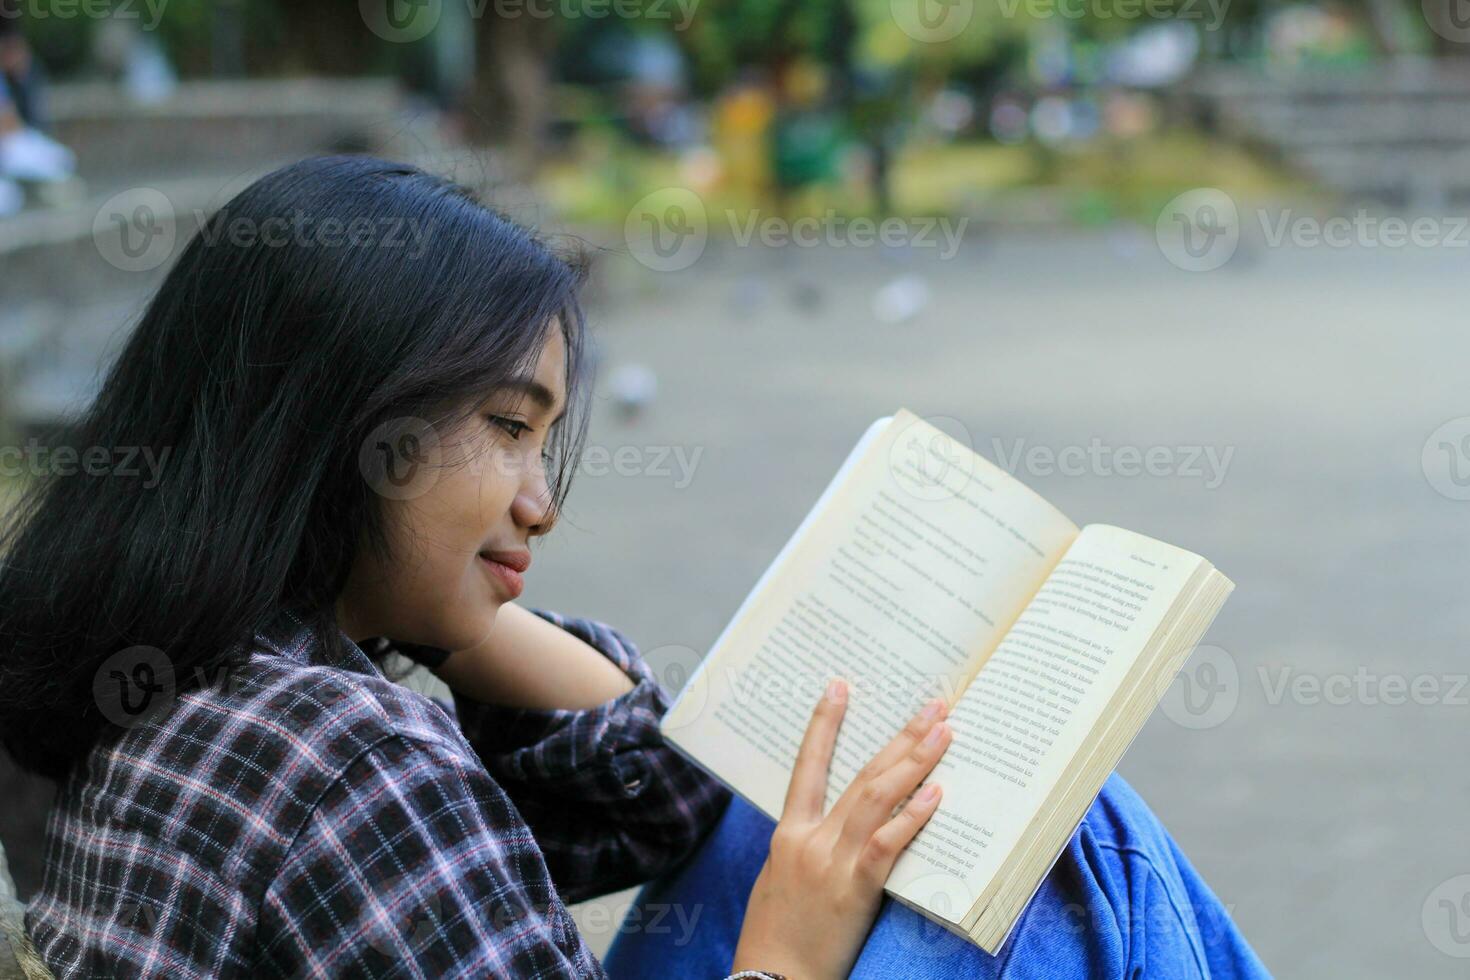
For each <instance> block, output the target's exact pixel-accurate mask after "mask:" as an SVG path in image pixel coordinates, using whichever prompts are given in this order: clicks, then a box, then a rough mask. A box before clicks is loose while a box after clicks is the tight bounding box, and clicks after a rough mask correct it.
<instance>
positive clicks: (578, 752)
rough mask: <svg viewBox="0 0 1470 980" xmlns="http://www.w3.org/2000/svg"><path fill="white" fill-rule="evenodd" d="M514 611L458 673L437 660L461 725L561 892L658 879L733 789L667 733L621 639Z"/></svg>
mask: <svg viewBox="0 0 1470 980" xmlns="http://www.w3.org/2000/svg"><path fill="white" fill-rule="evenodd" d="M512 608H514V609H515V612H514V613H512V614H511V616H509V617H506V618H505V619H504V620H498V621H497V624H496V630H497V634H496V635H495V636H494V637H492V638H491V639H490V640H487V642H486V644H484V645H482V647H481V648H478V649H477V651H476V653H477V654H478V655H477V656H474V657H470V658H469V659H459V658H464V657H465V656H466V655H468V654H470V653H471V651H462V652H461V653H457V654H454V655H452V656H451V658H450V659H451V660H455V659H459V662H458V663H457V664H456V665H455V667H454V668H453V673H451V672H450V671H447V670H445V669H444V668H445V666H446V664H447V662H439V663H437V664H435V670H436V673H438V674H439V675H440V676H441V677H442V678H444V679H445V680H446V681H447V682H449V683H450V684H451V687H452V688H453V689H454V695H455V699H454V700H455V705H454V707H455V713H456V714H457V715H458V719H459V725H460V729H461V731H463V732H464V735H465V738H466V739H467V740H468V742H469V743H470V745H471V746H472V747H473V748H474V749H475V751H476V753H478V755H479V757H480V760H481V761H482V762H483V763H484V765H485V768H486V770H488V771H489V773H490V775H491V776H492V777H494V779H495V781H496V783H498V784H499V785H500V786H502V787H504V789H505V791H506V793H508V794H509V795H510V797H511V799H513V800H514V801H515V804H516V807H517V809H519V811H520V813H521V815H522V817H523V818H524V819H525V821H526V823H527V824H528V825H529V826H530V828H531V831H532V833H533V834H534V835H535V837H536V842H537V844H539V845H540V847H541V851H542V853H543V855H544V857H545V860H546V865H547V867H548V868H549V869H550V871H551V877H552V880H553V881H554V882H555V883H556V887H557V889H558V890H559V891H560V892H561V894H562V896H563V897H564V898H565V899H566V900H567V901H569V902H577V901H581V900H583V899H586V898H592V897H595V896H597V895H603V894H606V893H608V892H611V891H616V890H617V889H619V888H625V887H628V886H630V885H634V884H638V883H641V882H644V881H647V880H649V879H650V878H653V877H656V876H657V875H658V874H660V873H661V872H663V871H664V870H666V869H668V868H669V867H671V866H673V865H674V864H676V863H678V862H679V861H680V860H682V859H683V858H684V857H685V856H686V855H687V854H688V853H689V852H690V851H692V850H693V849H694V847H695V845H696V844H697V843H698V842H699V841H700V840H701V839H702V838H703V836H704V835H705V834H706V833H707V832H708V831H709V830H710V828H712V827H713V826H714V824H715V822H716V821H717V820H718V818H719V816H720V814H722V813H723V812H724V809H725V806H726V805H727V804H728V803H729V800H730V791H729V790H727V789H725V788H724V787H723V786H721V785H720V784H719V783H718V782H717V781H715V780H714V779H713V778H712V777H710V776H709V775H707V774H705V773H704V772H703V771H702V770H700V769H699V768H698V767H697V766H695V765H694V764H693V763H691V762H689V761H688V760H687V759H685V758H684V757H682V756H681V755H679V754H678V752H676V751H675V750H674V749H673V748H672V747H670V746H669V745H668V744H667V743H666V742H665V741H664V739H663V734H662V733H661V732H660V731H659V727H658V726H659V720H660V719H661V718H662V717H663V715H664V713H665V712H666V711H667V710H668V707H669V704H670V703H671V700H672V699H671V696H670V694H669V692H668V691H667V690H666V689H665V688H664V687H663V686H662V685H661V684H660V683H659V681H658V678H657V677H656V676H655V675H654V673H653V670H652V669H651V668H650V667H649V665H648V664H647V663H646V662H645V661H644V660H643V657H642V655H641V654H640V653H639V652H638V649H637V647H636V646H634V644H633V643H632V642H631V641H630V640H629V639H628V638H627V637H625V636H624V635H623V634H621V633H619V632H618V631H617V630H615V629H613V628H612V627H610V626H607V625H606V624H604V623H600V622H597V621H595V620H590V619H576V618H571V617H564V616H560V615H558V614H556V613H552V612H545V611H541V610H535V611H531V610H524V609H521V608H519V607H511V606H505V607H502V609H501V615H502V616H504V615H505V613H506V612H507V611H509V610H510V609H512ZM502 628H504V629H505V632H504V633H500V632H499V631H500V630H501V629H502ZM400 648H401V645H400ZM405 652H408V651H405ZM420 652H421V651H413V653H420ZM441 655H442V651H441ZM589 658H593V659H589ZM416 659H421V660H423V661H424V662H426V663H431V664H434V661H433V660H432V659H431V658H429V657H417V658H416ZM609 671H610V672H611V674H612V675H613V676H615V678H616V682H613V681H612V680H609V673H608V672H609ZM500 683H505V684H508V685H509V686H510V687H511V688H512V690H513V693H511V694H509V695H506V694H504V693H502V689H501V688H500V687H498V686H497V685H498V684H500ZM497 702H498V703H497ZM513 702H520V703H521V704H522V705H526V704H529V705H533V706H531V707H526V706H516V705H515V704H514V703H513ZM547 704H550V705H553V706H552V707H535V706H534V705H547ZM589 704H590V706H586V707H572V705H589Z"/></svg>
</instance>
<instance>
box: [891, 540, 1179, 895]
mask: <svg viewBox="0 0 1470 980" xmlns="http://www.w3.org/2000/svg"><path fill="white" fill-rule="evenodd" d="M1203 564H1204V561H1203V559H1201V558H1199V556H1197V555H1193V554H1191V553H1189V552H1187V551H1184V550H1183V549H1180V548H1176V547H1173V546H1172V545H1167V544H1164V543H1163V542H1160V541H1155V540H1154V539H1152V538H1148V537H1145V536H1144V535H1141V534H1135V533H1133V532H1131V531H1125V530H1123V529H1121V528H1116V527H1111V526H1108V525H1101V524H1098V525H1089V526H1088V527H1086V528H1084V529H1083V531H1082V533H1081V534H1080V535H1079V536H1078V537H1077V539H1076V541H1075V542H1073V544H1072V546H1071V547H1070V548H1068V549H1067V552H1066V554H1065V555H1064V556H1063V558H1062V560H1061V561H1060V563H1058V565H1057V566H1056V568H1054V569H1053V570H1052V572H1051V574H1050V575H1049V576H1048V577H1047V579H1046V581H1045V582H1044V583H1043V584H1042V586H1041V589H1040V591H1039V592H1037V594H1036V596H1035V598H1033V599H1032V600H1031V602H1030V604H1029V605H1028V606H1027V607H1026V609H1025V611H1024V612H1022V613H1021V615H1020V618H1019V619H1017V620H1016V622H1015V625H1013V626H1012V627H1011V629H1010V631H1009V632H1008V633H1007V634H1006V636H1005V637H1004V639H1002V640H1001V642H1000V645H999V646H998V647H997V648H996V650H995V652H994V653H993V654H992V655H991V656H990V658H989V659H988V660H987V661H986V662H985V665H984V666H983V667H982V668H981V669H980V672H979V673H978V674H977V675H976V677H975V679H974V681H973V682H972V683H971V684H970V686H969V687H968V688H967V689H966V690H965V692H964V695H963V696H962V697H961V698H960V700H959V702H958V703H957V704H956V705H955V707H954V710H953V712H952V713H951V716H950V723H951V725H952V726H953V728H954V732H955V736H954V741H953V742H952V743H951V744H950V747H949V749H948V751H947V752H946V753H945V755H944V758H942V759H941V760H940V762H939V765H938V766H937V767H936V768H935V770H934V773H933V774H932V776H931V777H930V778H931V779H932V780H933V781H936V782H938V783H940V784H941V785H943V786H944V798H943V800H942V801H941V804H940V810H939V812H937V813H936V814H935V815H934V816H933V817H932V818H930V826H933V827H934V829H935V830H936V831H937V832H938V833H939V834H943V835H944V836H946V837H947V838H953V839H954V840H955V841H956V842H957V843H955V844H954V845H952V846H950V847H948V848H947V849H946V850H945V851H944V853H943V854H942V860H935V856H936V855H935V854H934V853H933V849H930V850H928V851H926V850H925V849H923V848H917V847H910V848H909V849H908V850H907V851H905V852H904V854H903V855H902V856H901V857H900V858H899V861H898V864H897V865H895V867H894V871H893V875H892V876H891V877H890V879H889V883H888V887H889V889H890V890H891V891H893V892H894V893H895V894H898V895H901V896H902V897H904V898H905V899H906V900H908V901H911V902H913V903H915V904H918V905H921V906H924V907H931V906H932V905H933V904H934V902H935V898H936V896H942V898H943V901H942V903H941V904H943V905H944V906H945V908H944V909H943V910H937V911H945V913H946V914H950V913H952V912H954V911H955V910H956V909H957V910H958V914H959V916H961V917H962V916H963V915H964V914H965V912H967V911H968V909H969V905H968V904H967V903H973V901H974V900H975V899H977V898H979V897H980V895H981V893H982V892H984V891H985V889H986V887H987V886H988V885H989V884H990V882H991V880H992V879H993V878H994V876H995V874H996V872H997V871H998V870H999V868H1000V866H1001V864H1002V863H1003V862H1004V861H1005V859H1006V858H1007V856H1008V855H1009V854H1010V852H1011V850H1012V849H1013V848H1014V847H1015V846H1016V844H1017V842H1018V840H1019V839H1020V837H1021V835H1022V833H1023V832H1024V831H1025V830H1026V828H1027V826H1028V825H1029V824H1030V823H1031V821H1032V820H1033V819H1035V818H1036V817H1037V814H1038V811H1039V809H1040V807H1041V806H1042V804H1043V803H1044V801H1045V800H1046V798H1047V796H1048V794H1049V793H1050V792H1051V790H1052V788H1053V786H1054V785H1055V784H1056V783H1057V782H1058V780H1059V779H1061V778H1062V775H1063V770H1064V769H1065V768H1066V766H1067V764H1068V763H1069V762H1070V761H1071V759H1072V758H1073V756H1074V755H1075V754H1076V753H1077V752H1078V750H1079V749H1080V748H1081V747H1082V745H1083V743H1084V742H1085V741H1086V739H1087V738H1088V736H1089V734H1090V733H1091V732H1092V731H1093V729H1094V726H1096V725H1097V724H1098V722H1099V719H1100V718H1101V716H1102V714H1103V712H1104V709H1105V708H1106V707H1107V705H1108V703H1109V701H1111V700H1112V698H1113V696H1114V695H1115V694H1116V693H1117V691H1118V689H1119V687H1120V686H1121V685H1122V684H1123V682H1124V678H1125V676H1126V675H1127V674H1128V672H1129V670H1130V669H1132V667H1133V665H1134V664H1135V662H1137V660H1138V658H1139V655H1140V654H1141V653H1142V652H1143V651H1144V649H1145V648H1146V647H1147V646H1148V644H1149V641H1150V639H1151V638H1152V637H1153V635H1154V632H1155V630H1157V629H1158V627H1159V625H1160V624H1161V622H1162V621H1163V620H1164V617H1165V615H1166V614H1167V613H1168V612H1169V610H1170V607H1171V606H1172V605H1173V604H1174V602H1175V600H1176V599H1177V598H1178V597H1179V596H1180V595H1181V593H1183V592H1184V591H1185V590H1186V589H1187V588H1188V586H1189V583H1190V580H1191V578H1192V576H1193V575H1194V573H1195V571H1196V570H1197V569H1199V568H1200V567H1201V566H1202V565H1203ZM941 818H943V819H941ZM930 826H926V827H925V828H924V830H922V831H921V832H920V834H919V837H920V838H922V837H924V836H925V835H926V834H928V833H929V832H930ZM915 843H916V844H917V843H918V840H917V839H916V841H915ZM960 906H964V907H963V908H960ZM956 921H957V919H956Z"/></svg>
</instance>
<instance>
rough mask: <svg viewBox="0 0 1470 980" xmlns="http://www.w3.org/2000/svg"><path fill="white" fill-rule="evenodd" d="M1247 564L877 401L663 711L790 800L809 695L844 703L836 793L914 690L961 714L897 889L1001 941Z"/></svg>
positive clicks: (895, 725) (672, 739) (729, 769)
mask: <svg viewBox="0 0 1470 980" xmlns="http://www.w3.org/2000/svg"><path fill="white" fill-rule="evenodd" d="M1232 588H1234V586H1233V585H1232V584H1231V582H1230V580H1229V579H1227V578H1226V577H1225V576H1224V575H1221V574H1220V573H1219V572H1217V571H1216V570H1215V569H1214V567H1213V566H1211V565H1210V563H1209V562H1207V561H1205V560H1204V559H1203V558H1200V557H1199V556H1198V555H1193V554H1190V553H1189V552H1187V551H1184V550H1182V549H1180V548H1176V547H1173V546H1172V545H1167V544H1164V543H1162V542H1160V541H1155V540H1154V539H1152V538H1148V537H1145V536H1144V535H1141V534H1135V533H1133V532H1132V531H1125V530H1122V529H1121V528H1116V527H1111V526H1108V525H1103V524H1094V525H1089V526H1088V527H1085V528H1080V529H1079V528H1078V527H1077V526H1076V525H1075V524H1073V523H1072V522H1071V521H1070V520H1068V519H1067V518H1066V517H1065V516H1063V515H1062V514H1061V513H1060V512H1059V511H1058V510H1057V509H1056V508H1054V507H1052V506H1051V505H1050V504H1048V503H1047V502H1046V501H1045V500H1043V499H1042V498H1041V497H1040V496H1038V495H1037V494H1036V493H1034V492H1033V491H1031V490H1029V489H1028V488H1026V487H1025V486H1024V485H1023V484H1022V483H1021V482H1020V481H1018V480H1016V479H1015V478H1014V477H1012V476H1010V475H1009V474H1008V473H1006V472H1005V471H1004V470H1001V469H1000V468H999V467H997V466H995V465H994V464H992V463H990V462H988V461H987V460H985V459H984V458H982V457H981V456H979V455H978V454H976V453H974V452H973V451H972V450H971V449H969V448H968V447H967V446H965V445H964V444H963V443H961V442H959V441H957V440H954V439H951V438H950V437H949V436H948V435H946V434H945V433H943V432H942V431H940V430H939V429H937V428H935V427H934V426H932V425H930V424H929V423H927V422H925V421H923V420H922V419H920V418H918V417H917V416H915V415H913V414H911V413H909V412H907V411H900V412H899V413H898V414H897V415H895V416H892V417H891V418H885V419H880V420H879V421H877V422H875V423H874V424H873V425H872V426H871V427H870V428H869V429H868V431H867V432H866V433H865V434H864V436H863V438H862V439H861V440H860V441H859V442H858V444H857V446H856V448H854V449H853V451H852V453H851V455H849V456H848V458H847V461H846V462H845V463H844V464H843V466H842V468H841V469H840V470H839V471H838V473H837V475H836V476H835V477H834V478H833V480H832V482H831V484H830V485H829V486H828V487H827V489H826V491H825V492H824V493H823V494H822V496H821V498H820V499H819V500H818V501H817V504H816V506H815V507H813V509H812V511H811V512H810V513H809V514H808V515H807V517H806V519H805V520H804V521H803V522H802V524H801V526H800V527H799V528H797V531H796V533H795V534H794V535H793V536H792V538H791V540H790V541H789V542H787V544H786V546H785V547H784V548H783V549H782V550H781V553H780V554H779V555H777V556H776V560H775V561H774V562H773V563H772V564H771V566H770V568H768V569H767V570H766V572H765V574H764V575H763V576H762V577H761V579H760V581H759V582H757V583H756V586H755V588H754V590H752V592H751V593H750V595H749V596H748V597H747V598H746V600H745V602H744V603H743V604H742V605H741V607H740V609H739V610H738V611H737V612H736V614H735V617H734V619H733V620H731V622H730V624H729V625H728V626H727V627H726V628H725V630H724V632H723V633H722V634H721V635H720V637H719V639H718V640H717V641H716V642H715V645H714V648H713V649H712V650H711V651H710V653H709V654H708V656H706V657H705V658H704V660H703V661H702V662H701V663H700V666H699V668H698V669H697V670H696V671H695V672H694V674H693V675H692V676H691V677H690V679H689V681H688V683H687V684H686V685H685V686H684V688H683V690H682V691H681V692H680V694H679V696H678V698H677V700H676V701H675V703H674V704H673V706H672V707H671V708H670V709H669V712H668V713H667V715H665V717H664V719H663V722H662V726H661V727H662V730H663V734H664V737H665V739H666V740H667V741H668V742H669V743H670V744H672V745H673V746H674V747H675V748H676V749H678V750H679V751H680V752H681V753H683V754H684V755H686V756H688V757H689V758H690V759H691V760H692V761H693V762H695V763H696V764H698V765H699V766H701V767H702V768H704V769H705V770H707V771H708V772H710V773H711V774H712V775H714V776H715V777H716V778H718V779H719V780H720V781H722V782H724V783H725V784H727V785H728V786H730V787H731V788H732V789H733V790H734V791H735V792H737V793H738V794H740V795H741V796H743V797H744V798H745V799H747V800H748V801H750V802H751V803H752V804H753V805H754V806H756V807H758V808H759V809H761V810H762V811H764V812H765V813H766V814H767V815H768V816H770V817H771V818H772V819H779V817H780V813H781V808H782V805H783V802H784V800H785V796H786V788H787V785H788V783H789V782H790V777H791V770H792V766H793V764H794V762H795V759H796V752H797V749H798V747H799V746H800V744H801V738H802V735H803V733H804V732H805V730H806V726H807V722H808V721H809V720H810V718H811V712H812V709H813V707H815V705H816V703H817V699H818V698H819V697H820V696H821V693H822V691H823V690H824V689H825V687H826V683H827V681H828V680H829V679H830V678H832V677H836V676H841V677H844V678H846V680H847V681H848V689H849V694H848V706H847V711H846V714H845V716H844V719H843V722H842V728H841V730H840V731H839V733H838V738H837V744H836V746H835V748H834V750H833V758H832V765H831V770H830V778H829V789H828V798H827V806H828V807H829V808H830V807H831V805H832V804H833V803H834V802H835V801H836V799H837V797H838V796H839V795H840V794H841V793H842V791H843V790H844V789H845V788H846V787H847V785H848V784H849V783H850V782H851V781H852V779H853V777H854V776H855V775H856V774H857V771H858V769H860V768H861V767H862V766H863V764H864V763H866V762H867V761H868V760H869V759H871V758H872V757H873V756H874V755H875V754H876V753H877V752H878V750H879V749H880V748H882V746H884V745H885V744H887V743H888V741H889V740H891V739H892V738H893V736H894V735H895V734H897V733H898V731H899V729H900V728H902V727H903V725H904V724H905V723H906V722H908V721H909V720H910V719H911V718H912V717H913V715H914V714H915V713H917V711H918V709H919V708H920V707H921V706H922V705H923V703H924V702H925V701H926V700H928V699H929V698H931V697H934V696H935V695H941V696H943V697H944V698H945V700H946V702H947V703H948V704H949V706H950V711H949V723H950V725H951V726H952V728H953V730H954V738H953V740H952V742H951V743H950V746H949V748H948V750H947V751H946V752H945V754H944V757H943V758H942V759H940V761H939V765H938V766H937V767H935V769H934V772H933V773H932V774H931V775H930V777H929V778H930V779H931V780H934V781H937V782H939V783H940V784H941V785H942V786H943V787H944V796H943V798H942V799H941V800H940V804H939V809H938V810H937V811H936V812H935V813H934V815H933V816H932V817H931V818H930V819H929V822H928V823H927V824H926V825H925V826H924V828H923V829H922V830H920V831H919V834H918V836H916V837H915V838H914V840H913V842H912V843H911V844H910V845H909V847H908V848H907V849H906V850H905V851H904V853H903V854H902V855H901V856H900V857H899V860H898V863H897V864H896V865H895V866H894V868H893V873H892V874H891V875H890V876H889V879H888V882H887V884H886V886H885V890H886V892H887V893H888V894H890V895H892V896H893V897H894V898H895V899H896V900H898V901H900V902H903V903H904V904H906V905H909V906H910V907H912V908H914V909H916V910H918V911H919V912H921V913H922V914H923V915H925V916H927V917H928V918H929V919H931V920H933V921H934V922H936V923H939V924H940V925H943V926H944V927H945V928H947V929H949V930H950V931H952V932H956V933H958V934H960V935H963V936H966V937H968V938H969V939H970V940H971V941H973V942H974V943H976V944H977V945H979V946H980V947H981V948H982V949H984V950H986V951H987V952H990V953H994V952H996V951H997V950H999V949H1000V947H1001V945H1002V944H1003V943H1004V942H1005V939H1006V936H1007V935H1008V934H1009V933H1010V930H1011V927H1012V926H1013V925H1014V924H1015V922H1016V920H1017V919H1018V918H1019V917H1020V914H1021V912H1022V910H1023V909H1024V908H1025V905H1026V903H1027V902H1028V901H1029V900H1030V899H1031V897H1032V896H1033V895H1034V894H1035V892H1036V889H1037V887H1038V886H1039V885H1040V883H1041V881H1042V879H1043V878H1044V877H1045V876H1046V874H1047V872H1048V871H1049V870H1050V868H1051V866H1052V865H1053V864H1054V863H1055V861H1056V859H1057V857H1058V856H1059V855H1060V853H1061V851H1062V849H1063V848H1064V847H1065V846H1066V843H1067V841H1068V840H1069V838H1070V837H1071V835H1072V833H1073V832H1074V831H1075V830H1076V828H1077V825H1078V824H1079V823H1080V822H1081V820H1082V817H1083V815H1084V814H1085V813H1086V811H1087V808H1088V807H1089V806H1091V804H1092V801H1093V800H1094V799H1095V798H1096V796H1097V793H1098V791H1099V790H1100V789H1101V788H1102V784H1103V782H1104V781H1105V780H1106V779H1107V777H1108V774H1109V773H1111V772H1112V770H1113V768H1114V767H1115V766H1116V765H1117V764H1118V760H1119V759H1120V758H1121V757H1122V755H1123V752H1124V750H1125V749H1126V748H1127V747H1128V744H1129V743H1130V742H1131V741H1132V740H1133V737H1134V735H1136V734H1137V733H1138V730H1139V729H1140V728H1142V727H1143V724H1144V722H1145V721H1146V720H1147V719H1148V716H1149V713H1150V712H1151V711H1152V710H1153V708H1154V706H1155V705H1156V704H1157V703H1158V701H1159V700H1160V698H1162V696H1163V695H1164V694H1165V692H1166V691H1167V689H1168V686H1169V684H1170V682H1171V681H1172V680H1173V679H1174V676H1175V674H1176V673H1178V671H1179V669H1180V668H1181V667H1182V666H1183V664H1184V661H1185V659H1186V658H1187V657H1188V656H1189V654H1190V651H1191V650H1193V649H1194V646H1195V644H1196V643H1198V642H1199V639H1200V637H1201V636H1202V635H1203V634H1204V631H1205V629H1206V628H1207V627H1208V626H1209V624H1210V621H1211V620H1212V619H1214V617H1215V614H1216V613H1217V612H1218V611H1219V609H1220V607H1221V606H1222V605H1223V604H1224V602H1225V598H1226V596H1228V595H1229V594H1230V591H1231V589H1232Z"/></svg>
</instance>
